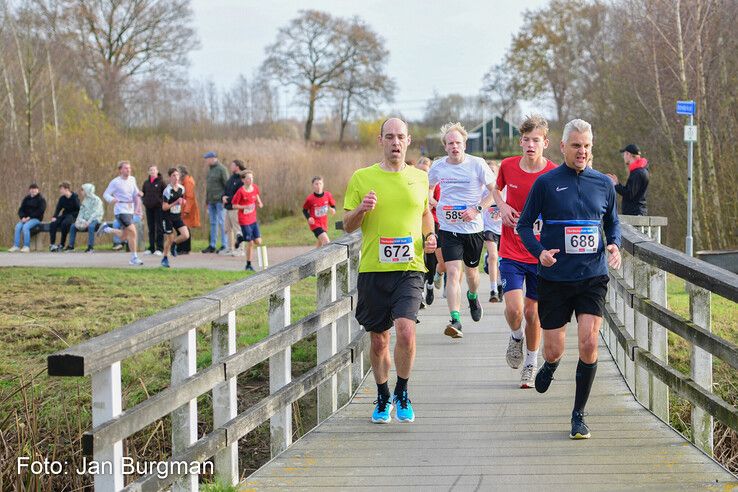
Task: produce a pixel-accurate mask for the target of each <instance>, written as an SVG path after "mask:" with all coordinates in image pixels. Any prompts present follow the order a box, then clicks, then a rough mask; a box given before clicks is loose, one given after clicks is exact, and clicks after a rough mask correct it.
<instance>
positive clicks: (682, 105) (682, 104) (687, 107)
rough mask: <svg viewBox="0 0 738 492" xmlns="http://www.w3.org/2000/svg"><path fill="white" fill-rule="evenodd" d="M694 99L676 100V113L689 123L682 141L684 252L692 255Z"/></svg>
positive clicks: (694, 139)
mask: <svg viewBox="0 0 738 492" xmlns="http://www.w3.org/2000/svg"><path fill="white" fill-rule="evenodd" d="M694 111H695V103H694V101H677V105H676V113H677V114H681V115H685V116H689V125H685V127H684V141H685V142H687V147H688V151H687V238H686V241H685V245H684V246H685V248H684V249H685V252H686V253H687V255H689V256H692V252H693V248H692V246H693V243H694V241H693V238H692V157H693V155H694V143H695V142H696V141H697V127H696V126H695V124H694Z"/></svg>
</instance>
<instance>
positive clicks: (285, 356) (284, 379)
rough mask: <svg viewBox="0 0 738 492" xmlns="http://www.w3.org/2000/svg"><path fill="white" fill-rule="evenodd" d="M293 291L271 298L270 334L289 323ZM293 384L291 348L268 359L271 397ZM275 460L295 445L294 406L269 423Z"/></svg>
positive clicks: (280, 293)
mask: <svg viewBox="0 0 738 492" xmlns="http://www.w3.org/2000/svg"><path fill="white" fill-rule="evenodd" d="M290 309H291V308H290V288H289V287H285V288H284V289H283V290H282V291H281V292H275V293H274V294H272V295H271V296H269V334H270V335H272V334H274V333H279V332H280V331H282V330H284V328H285V326H288V325H289V324H290V322H291V321H290V318H291V311H290ZM290 381H292V347H287V348H286V349H284V350H283V351H281V352H279V353H278V354H275V355H273V356H271V357H269V394H274V393H276V392H277V390H279V389H280V388H282V387H283V386H284V385H286V384H288V383H289V382H290ZM269 432H270V436H271V439H270V449H271V452H272V457H274V456H277V455H278V454H279V453H281V452H282V451H284V450H285V449H287V448H288V447H289V446H290V445H291V444H292V406H291V405H286V406H285V407H284V408H283V409H281V410H279V411H278V412H277V413H275V414H274V415H273V416H272V417H271V419H270V420H269Z"/></svg>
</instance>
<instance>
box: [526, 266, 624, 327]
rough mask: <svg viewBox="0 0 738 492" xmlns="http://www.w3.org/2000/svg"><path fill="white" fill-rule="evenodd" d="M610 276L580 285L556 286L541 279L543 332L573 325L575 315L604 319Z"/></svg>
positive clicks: (540, 309) (540, 310)
mask: <svg viewBox="0 0 738 492" xmlns="http://www.w3.org/2000/svg"><path fill="white" fill-rule="evenodd" d="M608 280H609V278H608V276H607V275H601V276H598V277H592V278H588V279H584V280H580V281H578V282H554V281H551V280H546V279H545V278H543V277H541V276H540V275H539V276H538V317H539V318H540V320H541V328H543V329H544V330H553V329H556V328H561V327H562V326H564V325H565V324H567V323H568V322H569V321H571V315H572V313H576V315H577V316H579V315H580V314H592V315H594V316H600V317H602V313H603V312H604V311H605V295H606V294H607V282H608Z"/></svg>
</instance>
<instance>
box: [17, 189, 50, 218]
mask: <svg viewBox="0 0 738 492" xmlns="http://www.w3.org/2000/svg"><path fill="white" fill-rule="evenodd" d="M44 212H46V199H45V198H44V197H43V195H41V193H39V194H38V195H36V196H31V195H26V196H25V198H23V201H22V202H21V206H20V208H19V209H18V218H20V219H22V218H23V217H30V218H32V219H38V220H44Z"/></svg>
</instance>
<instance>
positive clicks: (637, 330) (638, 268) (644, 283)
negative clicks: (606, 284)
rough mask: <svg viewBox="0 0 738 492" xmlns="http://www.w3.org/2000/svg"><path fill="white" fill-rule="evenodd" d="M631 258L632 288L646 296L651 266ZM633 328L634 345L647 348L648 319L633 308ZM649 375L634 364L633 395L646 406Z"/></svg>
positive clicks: (648, 402)
mask: <svg viewBox="0 0 738 492" xmlns="http://www.w3.org/2000/svg"><path fill="white" fill-rule="evenodd" d="M632 260H633V265H632V266H633V290H634V291H635V293H636V294H638V295H640V296H643V297H646V298H647V297H648V288H649V284H650V270H651V268H650V267H649V266H648V265H647V264H646V263H644V262H642V261H641V260H639V259H638V258H636V257H633V258H632ZM633 316H634V319H633V329H634V334H635V336H634V337H633V338H635V341H636V345H638V346H639V347H642V348H644V349H649V338H650V337H649V333H648V324H649V320H648V318H647V317H646V316H644V315H642V314H641V313H639V312H638V311H636V310H634V314H633ZM650 382H651V375H650V373H649V372H648V370H647V369H646V368H645V367H642V366H640V365H636V368H635V395H636V398H637V399H638V400H639V401H640V402H641V403H642V404H643V405H644V406H646V407H650V404H651V391H650V389H651V385H650Z"/></svg>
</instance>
